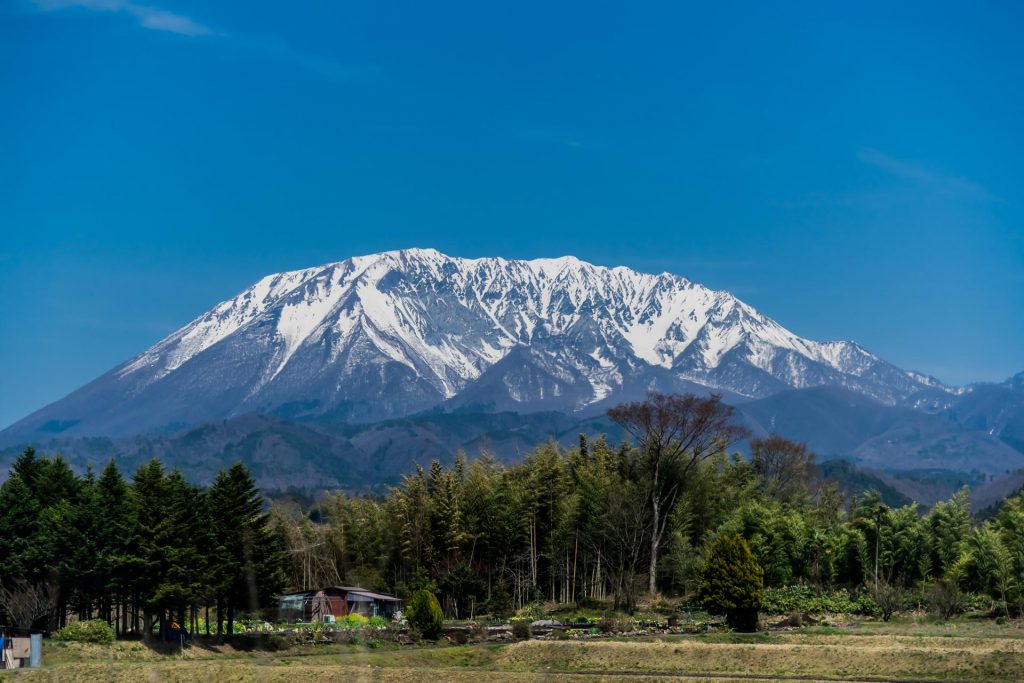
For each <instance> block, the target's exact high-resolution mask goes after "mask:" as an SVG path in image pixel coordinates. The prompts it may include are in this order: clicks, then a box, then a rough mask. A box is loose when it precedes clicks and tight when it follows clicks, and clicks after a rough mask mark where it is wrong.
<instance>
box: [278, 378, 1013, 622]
mask: <svg viewBox="0 0 1024 683" xmlns="http://www.w3.org/2000/svg"><path fill="white" fill-rule="evenodd" d="M682 398H686V400H685V401H682V400H681V399H682ZM652 401H653V403H652ZM645 403H647V408H650V409H652V410H651V412H650V414H648V415H646V416H644V415H643V414H641V415H640V419H636V418H637V415H636V412H637V410H636V409H637V408H638V407H642V406H639V405H638V404H634V405H633V406H632V407H631V410H632V413H633V414H632V416H631V415H630V411H625V412H620V413H619V414H617V415H616V414H614V413H613V415H612V417H613V419H616V418H617V419H620V420H632V422H631V425H632V426H636V425H641V429H638V430H631V433H632V434H633V435H634V437H635V438H634V439H633V444H628V443H627V444H618V445H612V444H609V443H607V442H606V441H605V439H603V438H598V439H595V440H588V439H587V438H586V437H585V436H582V435H581V436H580V438H579V443H578V444H577V445H574V446H573V447H571V448H565V447H561V446H559V445H557V444H555V443H549V444H544V445H540V446H538V447H537V448H535V449H534V450H533V452H531V453H530V454H528V455H527V456H526V458H525V459H524V460H523V461H522V462H520V463H515V464H503V463H501V462H499V461H498V460H497V459H496V458H495V457H493V456H492V455H488V454H486V453H484V454H481V455H480V456H479V457H476V458H474V459H472V460H470V459H468V458H467V457H466V456H465V455H463V454H459V455H457V456H456V457H455V459H454V461H453V462H452V463H451V464H450V465H447V466H445V465H442V464H441V463H438V462H436V461H435V462H432V463H431V464H430V465H429V466H428V467H427V468H426V469H424V468H420V467H417V468H416V470H415V472H413V473H411V474H409V475H407V476H405V477H404V478H403V479H402V481H401V483H400V484H399V485H398V486H396V487H394V488H393V489H391V490H390V492H389V494H388V495H386V496H384V497H367V496H349V495H345V494H342V493H335V494H332V495H329V496H327V497H325V498H324V499H322V500H321V501H320V502H319V503H318V504H317V505H316V506H315V507H314V508H313V510H312V511H311V512H306V511H304V510H302V509H300V508H299V507H297V506H294V505H278V506H276V507H275V508H274V509H273V510H272V517H273V519H274V522H273V524H274V526H275V528H277V529H278V530H279V533H280V534H281V536H282V538H283V539H284V542H285V544H286V546H287V551H288V552H287V555H288V557H289V562H288V572H289V577H290V578H289V583H290V584H291V585H293V586H295V587H298V588H306V587H313V586H319V585H329V584H331V583H335V582H345V583H349V584H359V585H364V586H368V587H374V588H379V589H382V590H392V591H395V592H397V593H398V594H400V595H409V594H411V593H412V592H413V591H414V590H417V589H419V588H422V587H429V588H431V589H432V590H434V591H435V592H436V593H437V595H438V597H439V599H440V600H441V604H442V606H443V608H444V610H445V613H446V615H447V616H448V617H450V618H452V617H458V618H466V617H471V616H476V615H481V614H492V615H502V614H509V613H511V612H512V611H513V610H516V609H519V608H522V607H524V606H526V605H527V604H529V603H532V602H537V601H544V602H553V603H575V604H585V603H587V602H592V601H601V602H605V603H606V604H614V605H615V606H616V607H618V608H619V609H623V610H626V611H631V610H633V609H634V608H635V606H636V603H637V601H638V599H640V598H641V597H642V596H649V595H650V593H651V590H650V585H651V584H650V580H651V568H653V580H654V592H655V593H657V594H662V595H668V596H693V595H694V594H695V592H696V589H697V587H698V585H699V584H700V581H701V579H702V571H703V568H704V565H705V560H706V559H707V556H708V552H709V549H710V548H711V546H712V544H713V542H714V540H715V539H716V538H718V537H720V536H722V535H734V534H738V535H739V536H741V537H743V538H744V539H745V540H746V541H747V543H748V544H749V546H750V548H751V549H752V551H753V553H754V555H755V557H756V559H757V561H758V562H759V563H760V565H761V567H762V568H763V571H764V582H765V586H766V587H768V588H773V587H775V588H781V587H787V586H795V585H802V586H805V587H809V588H813V589H814V590H816V591H821V592H827V591H833V590H839V589H845V590H846V591H848V592H849V593H850V594H851V595H856V594H858V593H862V592H870V594H871V595H873V596H874V597H875V598H877V599H878V600H879V602H881V601H882V600H883V598H884V597H885V596H888V598H889V599H888V601H889V602H892V599H893V598H900V599H904V600H910V599H913V598H914V596H917V599H919V600H923V597H922V596H924V595H925V594H926V593H927V592H929V591H935V590H937V589H939V588H944V589H946V592H947V593H948V592H950V591H952V592H953V593H955V594H959V592H960V591H963V592H968V591H969V592H973V593H977V594H981V595H984V596H988V597H989V598H990V599H991V601H992V604H993V607H994V608H997V609H1001V610H1004V611H1020V610H1021V609H1022V608H1024V500H1022V499H1021V498H1020V497H1013V498H1010V499H1008V500H1007V501H1005V502H1004V504H1003V505H1002V507H1001V509H1000V510H999V512H998V514H996V515H995V516H994V518H993V519H991V520H989V521H986V522H984V523H977V522H976V521H975V520H974V519H973V518H972V516H971V512H970V503H969V497H968V491H967V490H966V489H965V490H962V491H960V492H959V493H957V494H956V495H955V496H953V498H952V499H950V500H948V501H944V502H940V503H938V504H936V505H935V506H933V507H932V508H931V509H930V510H928V511H927V512H926V514H922V513H923V511H922V510H920V509H919V508H918V506H917V505H916V504H915V505H908V506H905V507H900V508H890V507H889V506H887V505H885V504H884V502H883V501H882V498H881V496H880V495H879V494H878V493H877V492H874V491H866V492H864V493H863V494H862V495H860V496H858V497H856V498H854V499H847V498H844V496H843V495H841V494H840V492H839V490H838V487H837V485H836V484H835V483H834V482H832V483H830V482H827V481H822V480H821V479H820V477H819V475H818V469H817V467H816V465H815V462H814V455H813V454H812V453H810V452H808V451H807V449H806V448H805V447H804V446H802V445H800V444H794V443H791V442H789V441H787V440H785V439H783V438H780V437H770V438H766V439H759V440H754V441H752V442H751V451H752V452H751V457H750V458H746V459H745V458H742V457H740V456H739V455H737V454H735V453H732V454H730V453H728V452H727V449H726V448H723V446H725V445H728V444H729V443H732V441H733V440H734V439H736V438H738V437H739V436H741V435H740V434H738V433H736V432H734V431H732V430H731V429H730V428H728V426H727V425H728V418H729V417H731V412H730V410H729V409H728V408H727V407H726V406H724V405H722V404H720V403H719V402H718V401H717V399H715V398H714V397H713V398H712V399H697V398H695V397H657V396H652V397H651V399H649V400H648V401H647V402H645ZM622 408H624V409H625V408H628V406H627V407H622ZM659 410H660V411H662V412H663V413H664V412H666V411H667V412H669V413H672V412H674V413H675V416H674V418H672V416H669V417H670V418H671V419H666V418H665V415H662V420H661V423H660V426H659V422H658V411H659ZM720 418H725V419H720ZM672 419H675V420H676V421H677V422H678V424H673V422H672ZM696 423H699V424H700V425H703V427H700V429H703V430H705V433H703V434H700V435H696V436H695V435H694V434H692V433H691V432H692V430H694V429H695V428H696V427H695V424H696ZM666 425H668V427H666ZM652 431H653V432H655V434H654V437H657V438H661V439H662V442H661V446H664V445H665V444H668V443H669V442H671V443H673V444H676V445H678V444H679V442H680V440H682V441H683V442H684V443H685V442H686V440H687V439H689V440H690V441H689V443H690V445H689V446H688V447H686V448H683V449H679V450H676V451H671V449H668V448H662V451H661V453H660V454H652V450H653V448H658V447H660V446H658V444H657V443H656V442H655V441H656V439H655V440H653V441H652V438H653V437H652V433H651V432H652ZM655 455H657V457H660V458H661V459H660V461H656V460H655V459H654V458H655ZM655 467H657V468H658V472H657V473H655ZM655 500H658V501H660V504H661V507H660V509H659V510H658V512H659V514H660V515H661V520H664V522H663V524H664V526H663V529H661V530H659V528H658V526H659V523H658V522H656V521H655V512H654V509H653V508H654V505H653V503H654V501H655ZM659 532H660V535H657V536H656V534H659ZM652 538H656V540H655V541H654V542H653V543H652ZM883 594H884V595H883ZM883 611H884V610H883Z"/></svg>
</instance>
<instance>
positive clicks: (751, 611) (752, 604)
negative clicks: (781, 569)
mask: <svg viewBox="0 0 1024 683" xmlns="http://www.w3.org/2000/svg"><path fill="white" fill-rule="evenodd" d="M763 591H764V572H763V571H762V569H761V566H760V565H759V564H758V563H757V560H756V559H754V555H753V554H752V553H751V552H750V546H748V545H747V542H746V541H744V540H743V538H742V537H740V536H738V535H732V536H725V535H723V536H719V537H718V538H717V539H715V542H714V544H713V545H712V547H711V553H710V555H709V556H708V560H707V562H706V563H705V564H704V581H703V583H701V585H700V589H699V590H698V597H699V598H700V600H701V602H703V603H704V606H705V607H706V608H707V610H708V611H709V612H711V613H712V614H722V613H724V614H725V615H726V623H728V624H729V626H730V627H732V628H734V629H736V630H742V631H750V630H755V629H756V628H757V612H758V610H759V609H760V607H761V600H762V597H763Z"/></svg>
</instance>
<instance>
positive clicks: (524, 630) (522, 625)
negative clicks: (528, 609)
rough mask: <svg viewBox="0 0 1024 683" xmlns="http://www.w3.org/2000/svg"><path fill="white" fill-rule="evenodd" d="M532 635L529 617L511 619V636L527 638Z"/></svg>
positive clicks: (518, 638)
mask: <svg viewBox="0 0 1024 683" xmlns="http://www.w3.org/2000/svg"><path fill="white" fill-rule="evenodd" d="M532 635H533V629H532V628H531V627H530V620H529V619H513V620H512V636H513V637H514V638H515V639H516V640H527V639H529V638H530V636H532Z"/></svg>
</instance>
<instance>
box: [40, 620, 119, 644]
mask: <svg viewBox="0 0 1024 683" xmlns="http://www.w3.org/2000/svg"><path fill="white" fill-rule="evenodd" d="M53 638H54V640H63V641H74V642H77V643H101V644H103V645H109V644H111V643H113V642H114V629H112V628H110V624H108V623H107V622H105V621H103V620H102V619H92V620H90V621H73V622H71V623H70V624H68V625H67V626H65V627H64V628H62V629H60V630H59V631H55V632H54V634H53Z"/></svg>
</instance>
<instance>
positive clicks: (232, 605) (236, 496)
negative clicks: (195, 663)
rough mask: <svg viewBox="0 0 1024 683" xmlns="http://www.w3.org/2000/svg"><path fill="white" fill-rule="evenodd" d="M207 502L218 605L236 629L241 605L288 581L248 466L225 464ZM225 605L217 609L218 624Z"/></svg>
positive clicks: (259, 600) (255, 605)
mask: <svg viewBox="0 0 1024 683" xmlns="http://www.w3.org/2000/svg"><path fill="white" fill-rule="evenodd" d="M207 507H208V510H209V520H210V529H211V541H212V546H211V556H210V562H211V569H210V572H209V575H210V576H211V577H212V578H213V585H214V590H215V594H216V596H217V601H218V606H220V607H223V608H224V610H223V612H224V613H226V615H227V634H228V635H229V636H230V634H231V633H232V632H233V631H234V621H235V614H236V611H237V610H239V609H253V610H256V609H259V607H260V606H261V605H262V604H264V603H266V602H267V601H269V599H270V598H271V596H272V595H273V594H275V593H277V592H279V591H280V590H281V587H282V586H283V584H284V572H283V569H282V567H283V561H282V559H283V558H282V557H281V555H280V550H279V547H278V545H277V539H276V538H275V536H274V535H273V533H272V532H271V530H270V527H269V523H268V516H267V514H266V513H264V511H263V498H262V497H261V496H260V494H259V491H258V490H257V489H256V482H255V480H253V478H252V475H251V474H250V473H249V470H247V469H246V468H245V466H244V465H242V464H241V463H236V464H234V465H232V466H231V467H229V468H227V469H226V470H221V472H220V473H219V474H218V475H217V478H216V479H215V480H214V482H213V485H212V486H211V487H210V491H209V494H208V496H207ZM221 614H222V610H221V609H218V612H217V619H218V624H217V630H218V633H223V630H222V628H221V626H222V624H221Z"/></svg>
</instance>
